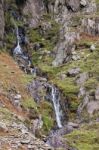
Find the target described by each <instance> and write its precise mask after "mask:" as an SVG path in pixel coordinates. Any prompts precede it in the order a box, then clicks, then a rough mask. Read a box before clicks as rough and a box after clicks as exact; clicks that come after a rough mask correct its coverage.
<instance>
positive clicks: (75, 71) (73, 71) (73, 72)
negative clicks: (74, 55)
mask: <svg viewBox="0 0 99 150" xmlns="http://www.w3.org/2000/svg"><path fill="white" fill-rule="evenodd" d="M79 73H80V68H73V69H70V70H68V72H67V75H68V76H70V77H75V76H76V75H77V74H79Z"/></svg>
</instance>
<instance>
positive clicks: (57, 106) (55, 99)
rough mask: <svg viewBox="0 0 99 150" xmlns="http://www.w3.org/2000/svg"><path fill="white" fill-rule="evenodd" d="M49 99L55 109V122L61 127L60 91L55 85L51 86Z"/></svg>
mask: <svg viewBox="0 0 99 150" xmlns="http://www.w3.org/2000/svg"><path fill="white" fill-rule="evenodd" d="M51 100H52V102H53V106H54V110H55V115H56V122H57V125H58V127H59V128H62V123H61V116H62V113H61V111H60V103H59V102H60V93H59V91H58V89H57V88H56V87H55V86H51Z"/></svg>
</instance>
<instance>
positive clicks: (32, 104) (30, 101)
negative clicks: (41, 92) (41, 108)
mask: <svg viewBox="0 0 99 150" xmlns="http://www.w3.org/2000/svg"><path fill="white" fill-rule="evenodd" d="M22 106H23V107H24V108H35V109H36V108H37V105H36V103H35V102H34V100H33V99H32V98H30V99H25V100H23V101H22Z"/></svg>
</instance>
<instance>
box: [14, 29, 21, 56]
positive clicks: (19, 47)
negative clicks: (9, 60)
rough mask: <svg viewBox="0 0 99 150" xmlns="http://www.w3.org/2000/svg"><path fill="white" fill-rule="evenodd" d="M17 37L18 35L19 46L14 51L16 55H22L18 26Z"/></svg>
mask: <svg viewBox="0 0 99 150" xmlns="http://www.w3.org/2000/svg"><path fill="white" fill-rule="evenodd" d="M16 37H17V46H16V47H15V49H14V51H13V53H14V54H15V55H20V54H22V49H21V46H20V36H19V31H18V27H16Z"/></svg>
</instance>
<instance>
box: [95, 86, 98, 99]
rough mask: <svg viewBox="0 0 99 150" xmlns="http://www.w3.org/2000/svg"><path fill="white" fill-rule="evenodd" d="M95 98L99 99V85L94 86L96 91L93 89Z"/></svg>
mask: <svg viewBox="0 0 99 150" xmlns="http://www.w3.org/2000/svg"><path fill="white" fill-rule="evenodd" d="M95 99H96V100H99V87H97V88H96V91H95Z"/></svg>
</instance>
